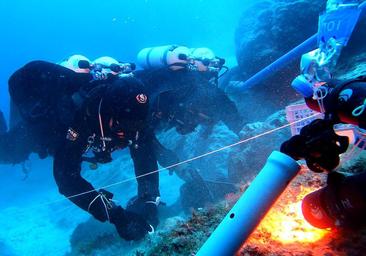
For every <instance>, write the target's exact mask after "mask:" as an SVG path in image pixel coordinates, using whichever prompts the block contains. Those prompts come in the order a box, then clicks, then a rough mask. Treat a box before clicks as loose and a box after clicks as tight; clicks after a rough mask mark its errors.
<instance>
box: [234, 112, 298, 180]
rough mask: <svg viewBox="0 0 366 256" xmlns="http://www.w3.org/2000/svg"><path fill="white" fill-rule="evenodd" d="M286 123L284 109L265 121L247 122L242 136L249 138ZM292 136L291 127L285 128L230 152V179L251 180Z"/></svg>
mask: <svg viewBox="0 0 366 256" xmlns="http://www.w3.org/2000/svg"><path fill="white" fill-rule="evenodd" d="M285 124H287V121H286V115H285V111H283V110H282V111H279V112H277V113H275V114H273V115H271V116H270V117H268V118H267V119H266V120H265V121H264V122H255V123H250V124H247V125H246V126H245V127H244V128H243V130H242V131H241V137H242V139H248V138H251V137H253V136H257V135H258V134H261V133H263V132H267V131H270V130H272V129H275V128H276V127H280V126H282V125H285ZM290 136H291V134H290V131H289V128H285V129H281V130H279V131H276V132H273V133H271V134H268V135H265V136H263V137H260V138H257V139H255V140H252V141H248V142H246V143H243V144H242V145H240V146H238V148H236V149H235V150H234V151H232V152H231V153H230V157H229V159H228V176H229V180H230V181H231V182H235V183H246V182H248V181H250V180H251V179H252V178H253V177H254V176H255V175H257V173H258V171H260V170H261V169H262V167H263V165H264V164H265V162H266V160H267V158H268V156H269V155H270V153H271V152H272V151H273V150H279V147H280V146H281V144H282V143H283V142H284V141H285V140H287V139H288V138H289V137H290Z"/></svg>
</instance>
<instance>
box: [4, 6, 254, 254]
mask: <svg viewBox="0 0 366 256" xmlns="http://www.w3.org/2000/svg"><path fill="white" fill-rule="evenodd" d="M250 2H251V0H250V1H244V0H230V1H224V0H175V1H169V0H133V1H127V0H105V1H101V0H100V1H98V0H91V1H84V0H81V1H74V0H54V1H53V0H49V1H41V0H2V1H0V24H1V37H0V38H1V41H0V57H1V62H0V63H1V64H0V109H1V110H2V111H4V113H5V115H6V116H7V117H8V111H9V95H8V92H7V80H8V78H9V76H10V75H11V74H12V73H13V72H14V71H15V70H17V69H18V68H20V67H21V66H22V65H24V64H26V63H27V62H29V61H31V60H48V61H52V62H59V61H61V60H62V59H64V58H66V57H68V56H70V55H72V54H83V55H86V56H87V57H88V58H90V59H91V60H93V59H94V58H97V57H100V56H112V57H114V58H116V59H118V60H122V61H132V62H134V61H135V59H136V55H137V53H138V51H139V50H140V49H142V48H144V47H151V46H159V45H166V44H181V45H187V46H188V47H209V48H211V49H212V50H213V51H214V52H215V53H216V55H218V56H221V57H224V58H226V59H227V60H228V62H229V65H234V64H235V46H234V34H235V29H236V28H237V25H238V22H239V18H240V15H241V14H242V11H243V10H244V9H245V8H246V7H247V6H248V4H249V3H250ZM123 157H124V158H123ZM123 159H126V161H130V160H128V157H126V155H123V154H122V160H120V162H119V163H121V162H123V161H124V160H123ZM28 164H29V165H30V166H29V169H30V170H31V173H30V174H29V177H28V178H26V179H24V178H25V174H24V173H23V171H22V168H21V166H20V165H16V166H8V165H0V193H1V194H2V200H1V202H0V216H1V217H0V218H1V219H2V221H1V225H2V230H3V231H1V232H0V254H1V255H63V253H65V252H66V251H67V250H68V243H69V241H68V240H69V237H68V236H69V235H70V230H72V228H74V227H75V226H76V225H77V223H78V222H81V221H85V220H86V219H88V215H87V214H85V213H84V212H83V211H81V210H79V209H77V208H76V207H73V206H72V205H71V204H69V203H68V202H64V201H62V202H60V204H59V205H57V204H56V205H52V206H49V205H47V206H46V207H44V208H42V209H43V210H40V211H39V210H38V208H32V207H34V206H35V205H36V206H37V207H38V206H39V204H42V203H45V202H46V203H47V202H50V201H55V200H56V201H57V200H60V199H62V198H63V197H62V196H60V195H59V193H58V191H57V187H56V184H55V183H54V181H53V178H52V162H51V160H50V159H47V160H44V161H39V160H37V159H36V157H34V156H32V159H31V161H30V162H29V163H28ZM117 164H118V163H117ZM123 164H124V166H130V165H131V164H130V163H125V162H123ZM130 167H131V166H130ZM86 168H87V167H86ZM108 168H113V166H109V167H108V166H107V167H106V169H108ZM131 168H132V167H131ZM107 171H108V170H107ZM90 175H91V176H92V178H93V175H94V176H95V174H90ZM117 175H118V174H117ZM128 175H130V176H131V175H133V174H132V173H129V174H128ZM173 181H174V182H176V187H177V188H174V187H173V186H170V185H171V182H172V180H169V181H168V180H166V181H165V180H164V179H163V181H162V186H165V188H164V189H163V191H162V194H164V193H165V195H166V200H167V201H168V203H171V202H173V201H174V200H175V199H176V198H173V196H172V193H177V191H178V190H179V189H178V188H179V184H180V183H179V182H180V181H179V180H177V179H175V180H173ZM104 182H107V181H105V180H104ZM109 182H113V180H109ZM174 182H173V183H174ZM134 190H135V187H134V185H131V186H130V185H129V186H128V187H127V188H126V191H127V192H128V193H133V192H131V191H134ZM171 191H173V192H171ZM174 191H175V192H174ZM127 192H126V193H127ZM118 199H120V200H121V201H122V202H125V200H126V199H128V198H123V197H122V196H121V197H120V198H118ZM69 208H70V209H71V210H70V209H69ZM65 209H66V210H65ZM50 223H51V224H50ZM52 225H54V228H53V226H52ZM41 249H42V250H41ZM53 250H55V251H53ZM51 253H52V254H51Z"/></svg>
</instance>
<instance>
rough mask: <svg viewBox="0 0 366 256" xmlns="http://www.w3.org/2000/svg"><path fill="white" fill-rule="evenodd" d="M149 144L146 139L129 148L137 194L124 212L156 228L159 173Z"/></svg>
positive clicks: (148, 140)
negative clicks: (136, 215)
mask: <svg viewBox="0 0 366 256" xmlns="http://www.w3.org/2000/svg"><path fill="white" fill-rule="evenodd" d="M151 142H152V141H151V138H148V139H144V140H142V141H140V143H139V144H138V145H132V146H131V147H130V152H131V157H132V160H133V163H134V167H135V175H136V178H137V186H138V193H137V197H134V198H132V199H131V200H130V201H129V202H128V205H127V207H126V210H128V211H131V212H135V213H138V214H140V215H141V216H143V217H144V218H145V219H146V220H147V221H148V223H149V224H151V225H153V226H155V227H156V226H157V225H158V223H159V218H158V209H157V207H158V205H159V203H160V192H159V173H158V172H156V171H157V169H158V164H157V160H156V157H155V154H154V152H153V147H152V143H151Z"/></svg>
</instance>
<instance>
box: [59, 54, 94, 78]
mask: <svg viewBox="0 0 366 256" xmlns="http://www.w3.org/2000/svg"><path fill="white" fill-rule="evenodd" d="M59 65H60V66H63V67H65V68H68V69H70V70H72V71H74V72H76V73H89V72H90V60H89V59H88V58H87V57H85V56H83V55H80V54H75V55H72V56H70V57H69V58H67V59H66V60H63V61H62V62H61V63H59Z"/></svg>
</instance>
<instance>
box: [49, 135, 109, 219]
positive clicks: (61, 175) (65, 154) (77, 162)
mask: <svg viewBox="0 0 366 256" xmlns="http://www.w3.org/2000/svg"><path fill="white" fill-rule="evenodd" d="M83 149H84V147H83V145H82V144H81V143H79V142H76V141H74V142H73V141H66V140H65V142H64V143H63V145H62V146H61V147H59V148H58V149H57V150H56V153H55V157H54V162H53V175H54V178H55V181H56V184H57V186H58V188H59V191H60V193H61V194H63V195H64V196H66V197H68V198H69V199H70V201H72V202H73V203H74V204H76V205H77V206H78V207H80V208H81V209H83V210H85V211H88V212H90V213H91V214H92V215H93V216H94V217H95V218H96V219H98V220H100V221H103V222H104V221H106V220H107V219H108V216H107V214H106V210H105V207H104V205H103V200H100V199H99V198H98V196H99V195H100V193H98V192H97V191H95V189H94V187H93V186H92V185H91V184H90V183H89V182H88V181H86V180H85V179H84V178H83V177H81V174H80V172H81V162H82V153H83ZM83 193H85V194H83ZM79 194H82V195H79ZM75 195H79V196H75ZM74 196H75V197H74ZM95 199H96V200H95Z"/></svg>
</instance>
